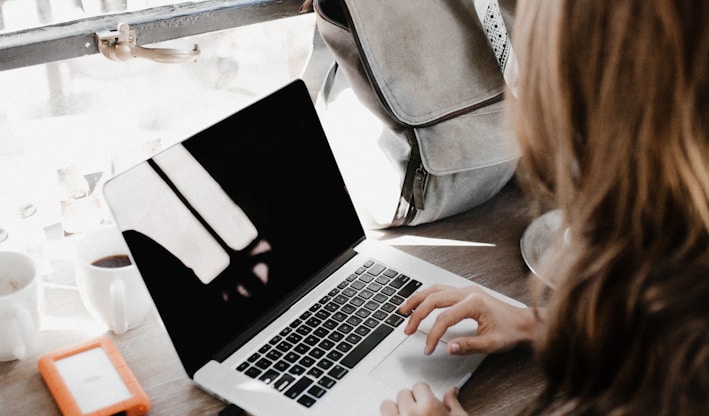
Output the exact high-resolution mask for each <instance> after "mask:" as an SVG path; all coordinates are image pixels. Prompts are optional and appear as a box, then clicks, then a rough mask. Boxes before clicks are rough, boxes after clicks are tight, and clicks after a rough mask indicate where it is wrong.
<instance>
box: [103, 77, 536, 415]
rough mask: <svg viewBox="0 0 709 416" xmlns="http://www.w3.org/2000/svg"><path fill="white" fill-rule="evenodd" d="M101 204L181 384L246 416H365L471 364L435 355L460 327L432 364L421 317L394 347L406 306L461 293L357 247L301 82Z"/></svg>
mask: <svg viewBox="0 0 709 416" xmlns="http://www.w3.org/2000/svg"><path fill="white" fill-rule="evenodd" d="M366 168H367V161H366V160H362V169H366ZM104 195H105V198H106V200H107V202H108V204H109V206H110V208H111V211H112V213H113V215H114V218H115V221H116V222H117V224H118V226H119V228H120V229H121V231H122V232H123V236H124V237H125V239H126V242H127V243H128V246H129V248H130V251H131V256H132V259H133V261H134V262H135V263H136V265H137V266H138V268H139V270H140V273H141V275H142V277H143V279H144V281H145V284H146V287H147V289H148V291H149V292H150V295H151V296H152V298H153V301H154V302H155V305H156V307H157V310H158V312H159V314H160V317H161V319H162V321H163V322H164V325H165V328H166V329H167V332H168V334H169V336H170V339H171V341H172V343H173V345H174V347H175V349H176V351H177V354H178V356H179V358H180V360H181V362H182V365H183V366H184V369H185V371H186V373H187V375H188V376H189V377H190V378H192V379H193V380H194V382H195V383H196V384H197V385H198V386H199V387H200V388H202V389H204V390H205V391H207V392H209V393H210V394H212V395H214V396H216V397H218V398H220V399H222V400H223V401H225V402H227V403H231V404H234V405H236V406H238V407H240V408H242V409H244V410H246V411H247V412H249V413H251V414H253V415H257V416H258V415H285V414H287V415H333V414H337V415H367V414H378V412H379V404H380V403H381V401H382V400H384V399H393V398H395V397H396V394H397V392H398V391H399V390H401V389H403V388H411V386H412V385H413V384H414V383H415V382H417V381H425V382H427V383H429V384H430V385H431V387H432V388H433V390H434V392H435V393H436V394H437V395H438V396H439V397H440V396H441V395H442V394H443V392H444V391H445V390H446V389H448V388H450V387H452V386H454V385H456V384H462V383H463V382H465V380H467V378H468V377H469V375H470V374H471V372H472V371H474V370H475V368H476V367H477V366H478V365H479V363H480V362H481V361H482V359H483V356H482V355H479V354H477V355H470V356H465V357H454V356H449V355H447V354H446V352H445V345H444V344H445V342H446V341H447V340H448V339H450V338H451V337H454V336H458V335H460V334H461V333H471V332H474V331H475V330H476V324H475V321H472V320H468V321H467V322H464V323H461V324H459V325H456V326H455V327H453V328H451V329H450V330H449V331H448V332H447V333H446V336H445V337H444V339H443V340H442V341H441V342H440V345H439V346H438V347H437V349H436V351H435V352H434V353H433V354H432V355H430V356H425V355H424V354H423V350H424V340H425V337H426V331H427V328H430V325H431V322H432V319H427V320H426V321H424V324H423V325H422V327H421V329H420V330H419V331H418V332H417V333H416V334H414V335H412V336H405V335H404V333H403V326H404V324H403V322H404V321H405V319H406V317H405V316H402V315H401V314H399V313H398V305H400V304H401V303H402V302H404V301H405V299H406V298H407V297H409V296H410V295H411V294H412V293H414V292H415V291H417V290H419V288H421V287H425V286H428V285H431V284H434V283H443V284H448V285H452V286H464V285H471V284H473V283H471V282H469V281H467V280H465V279H463V278H461V277H459V276H456V275H454V274H452V273H449V272H447V271H445V270H443V269H441V268H439V267H436V266H434V265H432V264H430V263H428V262H425V261H423V260H421V259H418V258H416V257H413V256H411V255H408V254H406V253H404V252H401V251H399V250H397V249H395V248H392V247H389V246H385V245H382V244H380V243H378V242H376V241H371V240H369V239H367V238H366V236H365V232H364V230H363V228H362V226H361V224H360V221H359V219H358V217H357V214H356V212H355V209H354V206H353V204H352V201H351V200H350V197H349V195H348V193H347V189H346V187H345V184H344V182H343V180H342V177H341V175H340V172H339V170H338V166H337V164H336V162H335V159H334V156H333V154H332V151H331V149H330V147H329V144H328V140H327V138H326V136H325V134H324V132H323V129H322V127H321V125H320V122H319V119H318V116H317V113H316V111H315V109H314V107H313V105H312V102H311V98H310V95H309V94H308V91H307V90H306V87H305V84H304V83H303V82H302V81H301V80H295V81H293V82H292V83H290V84H288V85H286V86H284V87H283V88H281V89H279V90H278V91H275V92H273V93H272V94H270V95H268V96H266V97H264V98H263V99H260V100H258V101H256V102H255V103H253V104H251V105H250V106H248V107H246V108H243V109H241V110H240V111H238V112H236V113H235V114H233V115H231V116H229V117H227V118H226V119H224V120H222V121H220V122H218V123H216V124H214V125H213V126H210V127H208V128H206V129H204V130H203V131H201V132H199V133H197V134H195V135H193V136H191V137H189V138H187V139H185V140H183V141H182V142H181V143H179V144H177V145H175V146H172V147H170V148H168V149H166V150H164V151H162V152H160V153H158V154H156V155H155V156H153V157H151V158H150V159H149V160H146V161H144V162H142V163H139V164H138V165H136V166H134V167H132V168H130V169H128V170H126V171H124V172H122V173H120V174H118V175H117V176H115V177H113V178H111V179H110V180H109V181H108V182H107V183H106V184H105V186H104ZM491 293H493V294H495V295H496V296H499V297H500V298H502V299H505V300H506V301H508V302H510V303H512V304H516V305H519V306H523V305H521V304H519V303H517V302H515V301H514V300H512V299H509V298H506V297H504V296H502V295H500V294H497V293H495V292H491Z"/></svg>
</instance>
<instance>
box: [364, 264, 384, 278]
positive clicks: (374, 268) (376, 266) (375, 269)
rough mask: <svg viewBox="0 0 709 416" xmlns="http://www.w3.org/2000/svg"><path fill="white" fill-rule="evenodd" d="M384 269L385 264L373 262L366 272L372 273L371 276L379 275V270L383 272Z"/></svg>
mask: <svg viewBox="0 0 709 416" xmlns="http://www.w3.org/2000/svg"><path fill="white" fill-rule="evenodd" d="M384 270H386V267H385V266H382V265H381V264H379V263H376V264H374V265H373V266H372V267H370V268H369V269H368V270H367V273H369V274H371V275H373V276H379V274H380V273H381V272H383V271H384Z"/></svg>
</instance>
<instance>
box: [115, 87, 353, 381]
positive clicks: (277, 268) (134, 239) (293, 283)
mask: <svg viewBox="0 0 709 416" xmlns="http://www.w3.org/2000/svg"><path fill="white" fill-rule="evenodd" d="M182 146H183V147H184V148H185V149H186V150H187V151H188V152H189V153H190V154H191V155H192V156H193V157H194V158H195V159H196V161H197V162H198V163H199V164H200V165H201V166H202V167H203V168H204V170H206V171H207V172H208V173H209V176H211V177H212V178H213V179H214V180H215V181H216V182H217V183H218V184H219V186H220V187H221V188H222V189H223V191H224V192H225V193H226V194H227V195H228V196H229V198H230V199H231V200H232V201H233V203H235V204H236V205H237V206H238V207H239V208H241V210H242V211H243V214H245V216H246V217H247V218H248V220H249V221H250V223H251V225H252V226H253V228H255V232H256V234H255V238H253V240H251V239H250V238H249V241H248V244H247V245H246V247H245V248H243V249H242V250H233V249H230V248H229V247H228V246H227V245H226V244H225V243H224V241H223V240H222V239H221V238H220V237H219V236H218V235H216V234H217V233H215V232H214V230H213V229H210V226H209V224H207V221H204V219H203V218H201V217H200V210H199V209H197V208H195V207H194V206H192V204H190V203H189V202H188V201H187V199H189V198H184V195H181V194H180V191H179V190H178V188H179V186H177V185H179V184H177V185H176V184H174V183H172V180H171V177H170V174H169V172H167V173H166V172H164V171H163V170H162V169H161V166H160V164H159V163H156V161H159V160H160V159H159V157H160V155H157V156H156V157H154V158H153V159H151V160H149V161H147V162H145V163H147V164H148V165H149V166H150V168H151V169H152V170H154V171H155V173H156V174H157V176H156V177H159V178H160V180H162V181H164V182H165V183H166V184H167V185H168V186H169V187H170V188H171V190H172V191H173V192H174V193H175V194H177V195H178V197H179V198H180V199H181V201H182V203H183V204H184V205H185V206H186V207H187V208H188V209H189V210H190V211H191V212H192V214H193V215H194V216H195V217H196V218H198V219H199V221H201V225H202V226H203V227H204V228H205V229H207V230H208V231H209V233H210V234H212V235H214V236H215V240H216V241H218V242H219V244H220V245H221V246H222V248H223V250H224V252H226V253H228V256H229V257H228V258H229V261H228V266H227V267H226V269H224V270H223V271H222V272H221V273H220V274H219V275H218V276H216V277H215V278H214V279H213V280H211V281H210V282H209V283H207V284H205V283H204V282H203V281H201V280H200V279H199V278H198V277H197V276H196V275H195V272H193V270H192V269H190V268H188V267H186V266H185V265H184V264H183V263H182V262H181V261H180V259H178V258H176V257H175V256H174V255H173V254H172V253H171V252H170V251H169V250H167V249H165V248H164V247H163V246H162V245H161V244H159V243H158V242H156V241H154V240H153V239H151V238H150V237H148V236H146V235H145V234H144V233H141V232H140V231H138V230H126V228H128V227H126V226H125V224H119V226H121V228H122V229H124V232H123V235H124V237H125V239H126V241H127V243H128V245H129V247H130V250H131V254H132V256H133V258H134V259H135V261H136V263H137V265H138V268H139V270H140V272H141V274H142V276H143V279H144V280H145V282H146V285H147V287H148V290H149V292H150V294H151V296H152V298H153V300H154V302H155V304H156V306H157V308H158V311H159V313H160V316H161V318H162V320H163V321H164V323H165V326H166V327H167V330H168V332H169V334H170V337H171V339H172V341H173V344H174V345H175V348H176V350H177V352H178V355H179V356H180V359H181V360H182V362H183V364H184V366H185V368H186V370H187V372H188V373H189V374H190V375H192V374H193V373H194V372H195V371H196V370H197V369H198V368H199V367H200V366H201V365H202V364H204V363H205V362H206V361H208V360H209V359H210V358H211V357H212V356H213V354H214V353H215V352H217V351H218V350H220V349H221V348H222V347H224V346H225V345H226V344H228V343H229V341H230V340H232V339H233V338H234V337H235V336H237V335H239V334H241V333H242V332H243V331H244V330H245V329H247V328H248V327H249V326H250V325H252V324H253V323H254V322H255V321H256V320H257V319H258V318H259V317H261V316H263V315H264V314H265V313H266V312H268V311H269V309H270V308H272V307H273V305H275V304H277V303H279V301H281V300H283V299H284V298H285V297H286V296H288V295H289V294H291V293H293V291H294V290H295V289H296V288H298V287H299V286H300V285H301V284H303V282H304V281H306V280H307V279H308V278H309V277H311V276H312V275H313V274H315V273H316V272H318V271H319V270H321V269H322V268H323V267H324V266H326V265H327V264H328V263H329V262H330V261H331V260H333V259H334V258H336V257H337V256H338V255H340V254H341V253H343V252H344V251H345V250H347V249H348V248H349V247H351V246H352V245H354V244H355V243H356V242H357V241H358V240H360V239H361V238H362V237H363V236H364V232H363V230H362V227H361V225H360V222H359V220H358V218H357V216H356V214H355V211H354V208H353V206H352V203H351V201H350V198H349V196H348V194H347V191H346V189H345V185H344V183H343V181H342V178H341V176H340V173H339V170H338V168H337V165H336V163H335V160H334V157H333V155H332V152H331V150H330V147H329V144H328V142H327V139H326V137H325V135H324V133H323V130H322V128H321V126H320V123H319V120H318V118H317V115H316V113H315V110H314V108H313V106H312V103H311V101H310V97H309V94H308V92H307V91H306V89H305V86H304V84H303V83H302V81H295V82H293V83H291V84H289V85H287V86H286V87H284V88H283V89H281V90H279V91H277V92H275V93H273V94H272V95H270V96H268V97H266V98H264V99H262V100H260V101H258V102H256V103H255V104H253V105H251V106H249V107H247V108H245V109H243V110H241V111H239V112H237V113H236V114H234V115H232V116H230V117H229V118H227V119H225V120H223V121H221V122H219V123H217V124H216V125H214V126H212V127H210V128H208V129H206V130H204V131H202V132H200V133H198V134H196V135H195V136H193V137H191V138H189V139H187V140H185V141H184V142H182ZM168 151H169V149H168ZM143 167H145V164H143ZM129 178H130V175H125V174H124V175H119V176H117V177H116V178H114V179H112V181H121V180H124V181H125V180H130V179H129ZM133 180H134V179H133ZM111 186H113V185H111V183H110V182H109V183H108V184H107V199H108V200H109V203H110V199H109V195H108V193H109V192H110V187H111ZM136 192H138V187H136ZM127 197H130V196H127ZM114 198H115V196H114ZM111 205H112V209H113V210H114V214H117V213H116V212H115V211H116V209H117V208H116V207H115V206H114V205H113V204H111ZM125 206H126V204H121V208H120V209H126V208H124V207H125ZM116 217H117V218H119V217H120V215H117V216H116ZM118 221H119V223H120V219H119V220H118ZM170 226H171V227H175V228H174V229H173V230H172V231H171V232H172V233H173V234H175V233H177V234H180V232H179V230H181V227H182V224H180V223H178V221H177V220H175V221H174V223H170ZM175 230H177V231H175ZM252 231H253V230H252ZM180 238H185V239H189V238H190V235H189V233H188V232H184V233H182V235H180Z"/></svg>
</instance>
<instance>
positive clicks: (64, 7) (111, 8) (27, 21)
mask: <svg viewBox="0 0 709 416" xmlns="http://www.w3.org/2000/svg"><path fill="white" fill-rule="evenodd" d="M200 1H205V0H193V1H189V2H186V1H180V0H177V1H176V0H0V33H3V32H14V31H18V30H23V29H29V28H33V27H39V26H45V25H49V24H54V23H63V22H69V21H72V20H78V19H83V18H87V17H96V16H101V15H106V14H111V13H121V12H132V11H137V10H144V9H148V8H151V7H159V6H167V5H170V4H177V3H198V2H200Z"/></svg>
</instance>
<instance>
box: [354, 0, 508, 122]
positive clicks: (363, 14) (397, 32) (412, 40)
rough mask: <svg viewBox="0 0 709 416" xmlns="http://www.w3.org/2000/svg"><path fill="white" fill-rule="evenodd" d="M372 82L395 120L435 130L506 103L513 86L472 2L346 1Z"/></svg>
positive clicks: (459, 0)
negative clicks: (505, 94) (452, 120)
mask: <svg viewBox="0 0 709 416" xmlns="http://www.w3.org/2000/svg"><path fill="white" fill-rule="evenodd" d="M344 2H345V3H346V5H347V7H346V8H345V9H346V14H347V16H348V22H349V29H350V30H351V32H352V34H353V36H354V38H355V41H356V42H357V45H358V47H359V50H360V52H361V54H362V56H361V58H362V60H363V64H364V67H365V70H366V71H367V76H368V77H369V79H370V82H371V84H372V86H373V87H374V88H375V90H376V92H377V94H378V95H379V97H380V99H381V100H382V102H383V103H384V104H385V106H387V110H388V111H389V112H390V114H391V115H392V116H393V117H394V118H396V119H398V121H399V122H401V123H402V124H405V125H408V126H411V127H420V126H426V125H431V124H434V123H437V122H439V121H442V120H445V119H448V118H452V117H455V116H457V115H458V114H460V113H464V112H469V111H472V110H475V109H476V108H480V107H483V106H485V105H487V104H489V103H490V102H494V101H495V100H501V99H502V94H503V92H504V89H505V81H504V78H503V76H502V73H501V72H500V69H499V67H498V65H497V62H496V60H495V56H494V54H493V52H492V50H491V48H490V46H489V44H488V41H487V39H486V37H485V34H484V32H483V29H482V27H481V26H480V22H479V20H478V18H477V15H476V14H475V8H474V6H473V2H472V1H471V0H456V1H427V0H387V1H380V0H345V1H344Z"/></svg>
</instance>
